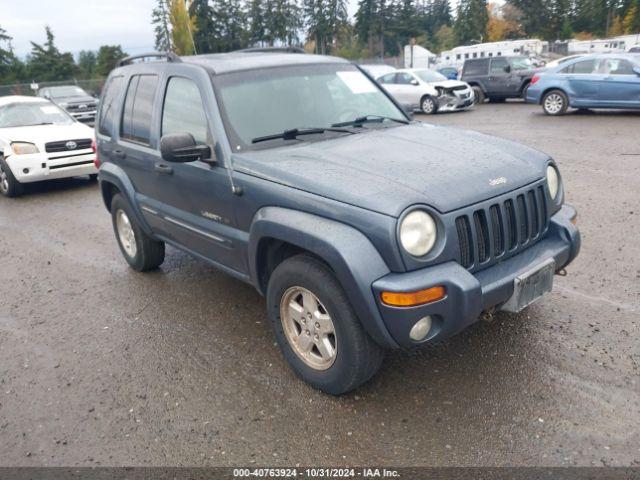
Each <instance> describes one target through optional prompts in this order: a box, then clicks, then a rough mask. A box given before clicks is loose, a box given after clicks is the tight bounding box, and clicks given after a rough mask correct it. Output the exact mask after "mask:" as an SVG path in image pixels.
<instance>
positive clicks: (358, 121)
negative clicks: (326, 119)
mask: <svg viewBox="0 0 640 480" xmlns="http://www.w3.org/2000/svg"><path fill="white" fill-rule="evenodd" d="M385 120H390V121H392V122H397V123H402V124H405V125H406V124H408V123H409V121H408V120H404V119H400V118H393V117H385V116H382V115H364V116H362V117H358V118H355V119H353V120H349V121H348V122H339V123H334V124H333V125H331V126H332V127H348V126H353V127H361V126H362V125H364V124H365V123H382V122H384V121H385Z"/></svg>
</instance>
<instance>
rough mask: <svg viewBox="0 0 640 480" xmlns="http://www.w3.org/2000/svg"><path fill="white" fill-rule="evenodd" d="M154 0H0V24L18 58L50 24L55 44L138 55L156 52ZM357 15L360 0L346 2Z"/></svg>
mask: <svg viewBox="0 0 640 480" xmlns="http://www.w3.org/2000/svg"><path fill="white" fill-rule="evenodd" d="M155 3H156V0H0V26H2V28H4V29H5V30H7V32H8V33H9V35H10V36H12V37H13V42H12V43H13V47H14V49H15V52H16V54H17V55H19V56H20V57H23V56H24V55H26V54H28V53H29V52H30V51H31V44H30V43H29V42H30V40H33V41H35V42H37V43H42V42H44V40H45V35H44V27H45V25H49V26H50V27H51V29H52V30H53V33H54V35H55V37H56V45H57V46H58V48H59V49H60V50H61V51H63V52H71V53H73V54H74V55H77V54H78V52H79V51H80V50H96V49H98V47H100V45H105V44H106V45H116V44H120V45H122V47H123V49H124V51H125V52H127V53H130V54H134V53H142V52H145V51H148V50H153V28H152V27H151V24H150V20H151V10H152V9H153V7H154V5H155ZM348 4H349V14H350V15H353V14H354V12H355V9H356V6H357V0H348Z"/></svg>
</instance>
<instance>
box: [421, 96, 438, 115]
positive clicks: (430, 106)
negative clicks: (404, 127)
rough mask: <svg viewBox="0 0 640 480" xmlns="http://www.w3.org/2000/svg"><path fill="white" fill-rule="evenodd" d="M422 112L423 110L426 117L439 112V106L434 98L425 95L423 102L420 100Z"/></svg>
mask: <svg viewBox="0 0 640 480" xmlns="http://www.w3.org/2000/svg"><path fill="white" fill-rule="evenodd" d="M420 110H422V113H424V114H425V115H432V114H434V113H436V112H437V111H438V104H437V103H436V101H435V99H434V98H433V97H432V96H430V95H425V96H424V97H422V100H420Z"/></svg>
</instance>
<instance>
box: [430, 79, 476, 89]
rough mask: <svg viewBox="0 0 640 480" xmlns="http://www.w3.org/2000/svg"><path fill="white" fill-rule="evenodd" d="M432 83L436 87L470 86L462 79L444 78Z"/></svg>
mask: <svg viewBox="0 0 640 480" xmlns="http://www.w3.org/2000/svg"><path fill="white" fill-rule="evenodd" d="M431 85H433V86H434V87H442V88H453V87H460V86H462V87H468V86H469V85H467V84H466V82H461V81H460V80H443V81H441V82H432V83H431Z"/></svg>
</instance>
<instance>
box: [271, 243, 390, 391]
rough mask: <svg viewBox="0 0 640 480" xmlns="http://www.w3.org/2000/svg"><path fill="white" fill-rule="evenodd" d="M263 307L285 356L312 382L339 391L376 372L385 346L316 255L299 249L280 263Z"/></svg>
mask: <svg viewBox="0 0 640 480" xmlns="http://www.w3.org/2000/svg"><path fill="white" fill-rule="evenodd" d="M267 308H268V312H269V318H270V320H271V323H272V326H273V329H274V331H275V335H276V339H277V340H278V344H279V345H280V348H281V349H282V353H283V355H284V357H285V359H286V360H287V362H288V363H289V365H291V367H292V368H293V370H294V371H295V373H296V374H297V375H298V376H299V377H300V378H301V379H302V380H304V381H305V382H307V383H309V384H310V385H312V386H313V387H315V388H317V389H319V390H322V391H323V392H326V393H329V394H332V395H341V394H343V393H346V392H348V391H350V390H353V389H354V388H357V387H358V386H360V385H362V384H363V383H364V382H366V381H367V380H369V379H370V378H371V377H372V376H373V375H374V374H375V373H376V372H377V371H378V368H379V367H380V364H381V363H382V359H383V356H384V350H383V349H382V348H381V347H380V346H379V345H378V344H376V343H375V342H374V341H373V340H372V339H371V337H369V335H368V334H367V332H366V331H365V330H364V328H363V327H362V325H361V324H360V320H359V319H358V317H357V316H356V313H355V312H354V310H353V307H352V306H351V303H350V302H349V298H348V297H347V294H346V293H345V292H344V290H343V288H342V286H341V285H340V283H339V282H338V280H337V279H336V277H335V275H334V274H333V272H332V271H331V269H329V267H327V266H326V265H325V264H324V263H323V262H321V261H320V260H317V259H316V258H314V257H311V256H309V255H304V254H303V255H297V256H295V257H291V258H289V259H287V260H285V261H284V262H282V263H281V264H280V265H278V267H276V269H275V270H274V272H273V274H272V275H271V277H270V279H269V286H268V288H267Z"/></svg>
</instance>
